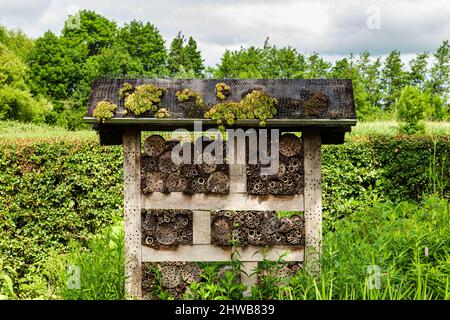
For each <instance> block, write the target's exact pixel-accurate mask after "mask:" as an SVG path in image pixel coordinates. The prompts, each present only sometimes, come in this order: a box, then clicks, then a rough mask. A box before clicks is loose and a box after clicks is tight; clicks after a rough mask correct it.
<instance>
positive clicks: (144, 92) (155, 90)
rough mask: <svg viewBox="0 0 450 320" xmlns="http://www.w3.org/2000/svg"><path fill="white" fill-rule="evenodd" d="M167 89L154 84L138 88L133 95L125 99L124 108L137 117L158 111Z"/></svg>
mask: <svg viewBox="0 0 450 320" xmlns="http://www.w3.org/2000/svg"><path fill="white" fill-rule="evenodd" d="M165 92H166V89H164V88H160V87H157V86H155V85H153V84H144V85H140V86H137V87H136V89H135V90H134V92H133V93H131V94H129V95H128V96H127V97H126V98H125V102H124V106H125V108H127V109H128V110H130V111H131V112H132V113H134V114H135V115H140V114H142V113H144V112H146V111H153V112H154V111H156V110H158V103H160V102H161V99H162V96H163V95H164V93H165Z"/></svg>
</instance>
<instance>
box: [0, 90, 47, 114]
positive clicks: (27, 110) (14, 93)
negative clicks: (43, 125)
mask: <svg viewBox="0 0 450 320" xmlns="http://www.w3.org/2000/svg"><path fill="white" fill-rule="evenodd" d="M51 109H52V105H51V104H50V103H49V102H48V101H46V100H44V99H39V100H38V99H35V98H33V96H32V95H31V94H30V93H29V92H28V91H24V90H20V89H17V88H13V87H11V86H4V87H0V120H4V119H10V120H12V119H14V120H20V121H30V122H44V120H45V118H46V115H48V113H49V112H50V111H51Z"/></svg>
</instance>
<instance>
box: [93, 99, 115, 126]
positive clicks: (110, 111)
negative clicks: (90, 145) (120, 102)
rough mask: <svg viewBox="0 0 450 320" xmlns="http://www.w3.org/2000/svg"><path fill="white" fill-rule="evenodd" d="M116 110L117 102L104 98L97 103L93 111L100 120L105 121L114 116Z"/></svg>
mask: <svg viewBox="0 0 450 320" xmlns="http://www.w3.org/2000/svg"><path fill="white" fill-rule="evenodd" d="M116 110H117V105H116V104H114V103H111V102H109V101H104V100H103V101H100V102H98V103H97V105H96V106H95V109H94V111H93V112H92V115H93V116H94V117H95V118H97V121H98V122H101V123H103V122H105V121H106V120H108V119H111V118H112V117H114V113H115V112H116Z"/></svg>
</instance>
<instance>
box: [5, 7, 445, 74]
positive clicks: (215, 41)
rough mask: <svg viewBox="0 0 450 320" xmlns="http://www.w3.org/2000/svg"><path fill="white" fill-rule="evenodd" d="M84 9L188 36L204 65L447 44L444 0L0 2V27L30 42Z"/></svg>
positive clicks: (409, 53) (380, 52)
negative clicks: (235, 56)
mask: <svg viewBox="0 0 450 320" xmlns="http://www.w3.org/2000/svg"><path fill="white" fill-rule="evenodd" d="M77 8H78V9H89V10H95V11H96V12H98V13H100V14H102V15H104V16H106V17H107V18H109V19H112V20H114V21H116V22H117V23H118V24H119V25H121V24H123V23H125V22H128V21H130V20H132V19H138V20H142V21H150V22H152V23H153V24H155V25H156V26H157V27H158V28H159V30H160V31H161V33H162V35H163V37H164V38H165V39H166V41H167V42H169V43H170V40H171V39H172V38H173V37H174V36H175V35H176V34H177V32H178V31H179V30H181V31H182V32H183V33H184V34H185V35H187V36H193V37H194V38H195V39H196V40H197V42H198V44H199V47H200V49H201V50H202V53H203V56H204V58H205V62H206V64H207V65H215V64H216V63H218V62H219V60H220V56H221V55H222V53H223V52H224V51H225V49H238V48H239V47H240V46H244V47H247V46H251V45H262V43H263V42H264V39H265V38H266V37H269V38H270V41H271V43H273V44H276V45H280V46H287V45H289V46H292V47H295V48H297V49H298V50H300V51H301V52H304V53H310V52H314V51H315V52H319V53H320V54H322V55H324V56H326V57H327V58H329V59H330V60H334V59H336V58H338V57H341V56H343V55H347V54H348V53H359V52H361V51H363V50H365V49H368V50H370V52H372V53H373V54H376V55H381V56H383V55H385V54H386V53H388V52H389V51H391V50H393V49H399V50H400V51H401V52H402V53H403V54H404V56H405V58H406V59H408V57H411V56H413V55H414V54H415V53H417V52H422V51H426V50H428V51H433V50H435V48H436V47H437V46H439V44H440V43H441V42H442V41H443V40H445V39H450V1H448V0H397V1H387V0H384V1H383V0H372V1H363V0H360V1H358V0H348V1H345V0H339V1H338V0H331V1H330V0H328V1H325V0H323V1H322V0H305V1H294V0H279V1H274V0H272V1H271V0H228V1H226V0H216V1H213V0H159V1H152V0H125V1H124V0H109V1H106V0H95V1H94V0H81V1H75V0H34V1H26V0H0V24H3V25H6V26H7V27H9V28H20V29H22V30H23V31H24V32H26V33H27V34H28V35H30V36H32V37H38V36H39V35H41V34H42V33H43V32H45V31H46V30H49V29H50V30H52V31H53V32H55V33H59V31H60V30H61V28H62V27H63V25H64V21H65V19H66V17H67V15H68V14H70V13H72V12H73V11H74V10H76V9H77Z"/></svg>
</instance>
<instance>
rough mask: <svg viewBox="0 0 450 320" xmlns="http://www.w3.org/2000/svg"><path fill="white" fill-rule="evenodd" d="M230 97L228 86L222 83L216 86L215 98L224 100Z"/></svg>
mask: <svg viewBox="0 0 450 320" xmlns="http://www.w3.org/2000/svg"><path fill="white" fill-rule="evenodd" d="M229 95H230V86H229V85H226V84H225V83H223V82H220V83H218V84H216V97H217V98H219V99H220V100H225V99H226V98H228V96H229Z"/></svg>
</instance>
